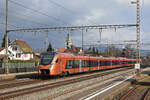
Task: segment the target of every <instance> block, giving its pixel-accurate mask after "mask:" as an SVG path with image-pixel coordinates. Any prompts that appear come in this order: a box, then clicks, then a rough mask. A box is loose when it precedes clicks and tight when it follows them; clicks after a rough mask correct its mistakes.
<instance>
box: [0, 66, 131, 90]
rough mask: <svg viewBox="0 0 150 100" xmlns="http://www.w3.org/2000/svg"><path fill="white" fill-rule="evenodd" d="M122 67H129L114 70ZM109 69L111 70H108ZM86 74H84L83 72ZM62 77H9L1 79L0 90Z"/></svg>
mask: <svg viewBox="0 0 150 100" xmlns="http://www.w3.org/2000/svg"><path fill="white" fill-rule="evenodd" d="M124 69H131V68H130V67H129V68H121V69H116V70H118V71H119V70H120V71H121V70H124ZM110 71H111V70H110ZM101 73H105V71H102V72H101ZM83 75H86V74H83ZM78 76H81V75H71V76H68V77H78ZM63 78H64V77H57V78H51V79H47V80H41V79H36V80H34V79H33V80H31V79H16V80H15V79H13V80H12V79H11V80H3V81H1V82H0V90H1V89H5V88H13V87H19V86H24V85H30V84H37V83H40V82H48V81H51V80H60V79H63Z"/></svg>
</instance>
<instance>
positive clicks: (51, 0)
mask: <svg viewBox="0 0 150 100" xmlns="http://www.w3.org/2000/svg"><path fill="white" fill-rule="evenodd" d="M48 1H49V2H50V3H52V4H54V5H56V6H58V7H60V8H63V9H64V10H65V11H67V12H69V13H71V14H74V13H75V12H73V11H71V10H70V9H68V8H66V7H64V6H62V5H61V4H58V3H56V2H54V1H53V0H48Z"/></svg>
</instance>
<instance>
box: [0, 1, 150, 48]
mask: <svg viewBox="0 0 150 100" xmlns="http://www.w3.org/2000/svg"><path fill="white" fill-rule="evenodd" d="M132 1H133V0H132ZM140 1H141V41H142V42H145V43H147V42H150V40H149V37H150V28H149V26H150V20H149V18H150V13H149V9H150V0H140ZM0 23H5V0H0ZM8 23H9V24H10V25H9V29H16V28H42V27H60V26H82V25H101V24H135V23H136V5H133V4H131V0H9V21H8ZM12 25H13V26H12ZM14 25H15V27H14ZM4 29H5V26H4V25H3V24H0V43H1V42H2V38H3V35H4V33H5V31H4ZM48 33H49V34H48V41H49V42H51V43H52V45H53V47H54V48H62V47H64V46H65V45H64V42H65V37H66V36H67V34H68V33H70V35H71V38H72V41H73V44H74V45H77V46H81V31H72V32H70V31H49V32H48ZM45 37H46V34H45V32H36V33H24V32H16V33H12V32H11V33H9V38H10V40H11V41H14V40H15V39H18V40H24V41H26V42H27V43H29V45H30V46H31V47H32V48H33V49H36V48H46V44H45V41H46V38H45ZM101 38H102V42H103V43H111V42H113V43H116V42H117V43H118V42H122V41H125V40H135V39H136V30H135V28H125V29H117V30H116V31H115V30H114V29H109V30H103V31H102V37H101ZM99 40H100V36H99V30H88V31H84V44H97V43H98V42H97V41H99ZM149 47H150V46H144V47H142V49H149Z"/></svg>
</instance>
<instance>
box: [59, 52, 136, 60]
mask: <svg viewBox="0 0 150 100" xmlns="http://www.w3.org/2000/svg"><path fill="white" fill-rule="evenodd" d="M57 56H59V57H61V58H77V59H78V58H82V59H84V58H85V59H87V58H91V59H105V60H107V59H111V60H133V61H135V59H128V58H122V57H103V56H99V57H95V56H82V55H74V54H72V53H57Z"/></svg>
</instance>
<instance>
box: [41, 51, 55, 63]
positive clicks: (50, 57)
mask: <svg viewBox="0 0 150 100" xmlns="http://www.w3.org/2000/svg"><path fill="white" fill-rule="evenodd" d="M54 56H55V54H54V53H46V54H43V55H42V59H41V63H40V64H41V65H49V64H51V62H52V60H53V58H54Z"/></svg>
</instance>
